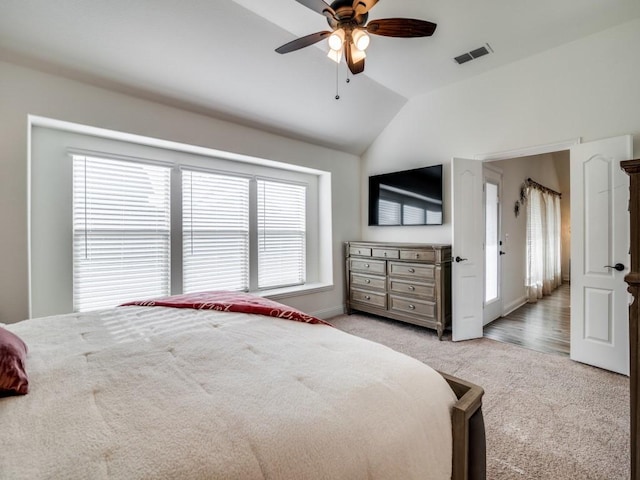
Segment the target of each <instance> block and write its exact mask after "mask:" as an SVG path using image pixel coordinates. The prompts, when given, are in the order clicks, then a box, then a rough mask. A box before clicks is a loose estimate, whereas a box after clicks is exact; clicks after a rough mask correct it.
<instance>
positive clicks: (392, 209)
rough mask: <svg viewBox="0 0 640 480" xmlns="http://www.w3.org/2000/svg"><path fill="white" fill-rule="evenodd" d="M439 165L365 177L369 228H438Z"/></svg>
mask: <svg viewBox="0 0 640 480" xmlns="http://www.w3.org/2000/svg"><path fill="white" fill-rule="evenodd" d="M442 212H443V210H442V165H432V166H429V167H423V168H416V169H414V170H405V171H402V172H393V173H385V174H383V175H374V176H371V177H369V225H442V217H443V215H442Z"/></svg>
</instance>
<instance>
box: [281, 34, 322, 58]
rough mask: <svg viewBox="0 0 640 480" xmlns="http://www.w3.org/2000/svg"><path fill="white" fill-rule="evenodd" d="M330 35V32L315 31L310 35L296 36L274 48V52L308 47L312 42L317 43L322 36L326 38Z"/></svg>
mask: <svg viewBox="0 0 640 480" xmlns="http://www.w3.org/2000/svg"><path fill="white" fill-rule="evenodd" d="M329 35H331V32H328V31H324V32H316V33H312V34H311V35H306V36H304V37H300V38H296V39H295V40H292V41H291V42H289V43H285V44H284V45H282V46H281V47H278V48H276V52H278V53H289V52H294V51H296V50H300V49H301V48H304V47H308V46H309V45H313V44H314V43H318V42H319V41H320V40H322V39H323V38H327V37H328V36H329Z"/></svg>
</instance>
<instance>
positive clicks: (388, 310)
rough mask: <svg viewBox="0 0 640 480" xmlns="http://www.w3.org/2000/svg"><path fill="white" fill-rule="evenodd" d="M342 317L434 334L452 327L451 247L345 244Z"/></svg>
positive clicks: (434, 245) (414, 244)
mask: <svg viewBox="0 0 640 480" xmlns="http://www.w3.org/2000/svg"><path fill="white" fill-rule="evenodd" d="M345 257H346V258H345V260H346V262H345V264H346V299H347V313H348V314H351V313H352V311H353V310H359V311H362V312H368V313H373V314H375V315H380V316H383V317H388V318H393V319H394V320H401V321H403V322H408V323H413V324H416V325H420V326H423V327H428V328H433V329H435V330H436V331H437V332H438V338H439V339H440V340H442V333H443V332H444V330H445V328H447V327H448V326H449V325H450V324H451V246H450V245H439V244H416V243H378V242H345Z"/></svg>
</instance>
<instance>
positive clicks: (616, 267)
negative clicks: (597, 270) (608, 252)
mask: <svg viewBox="0 0 640 480" xmlns="http://www.w3.org/2000/svg"><path fill="white" fill-rule="evenodd" d="M604 268H613V269H614V270H617V271H619V272H622V271H623V270H624V269H625V266H624V265H623V264H622V263H616V264H615V265H613V266H612V265H605V266H604Z"/></svg>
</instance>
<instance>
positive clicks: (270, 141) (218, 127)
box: [0, 62, 360, 323]
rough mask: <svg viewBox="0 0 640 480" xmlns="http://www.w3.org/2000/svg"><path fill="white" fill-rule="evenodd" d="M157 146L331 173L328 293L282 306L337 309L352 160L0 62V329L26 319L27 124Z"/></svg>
mask: <svg viewBox="0 0 640 480" xmlns="http://www.w3.org/2000/svg"><path fill="white" fill-rule="evenodd" d="M29 114H32V115H38V116H43V117H48V118H54V119H58V120H65V121H69V122H75V123H79V124H84V125H90V126H94V127H101V128H107V129H111V130H117V131H122V132H128V133H134V134H139V135H145V136H149V137H156V138H162V139H166V140H172V141H176V142H181V143H187V144H191V145H197V146H203V147H209V148H214V149H218V150H224V151H229V152H234V153H240V154H244V155H250V156H255V157H261V158H267V159H272V160H277V161H281V162H286V163H291V164H297V165H303V166H307V167H311V168H317V169H320V170H325V171H329V172H331V173H332V190H333V247H334V252H333V254H334V262H333V270H334V271H333V276H334V284H335V288H334V289H333V290H331V291H327V292H321V293H315V294H311V295H305V296H299V297H291V298H287V299H286V300H281V301H282V302H283V303H287V304H290V305H292V306H294V307H297V308H300V309H302V310H305V311H307V312H309V313H316V314H323V315H324V314H326V313H327V312H328V313H332V312H334V311H337V310H339V309H341V308H342V305H343V265H342V261H343V260H342V259H343V255H342V244H341V242H342V241H346V240H353V239H357V238H358V236H359V235H358V232H359V226H358V224H357V221H354V219H357V218H358V215H359V209H358V208H359V192H358V191H357V189H354V188H353V183H354V180H355V179H357V178H358V176H359V174H360V165H359V163H360V162H359V158H358V157H357V156H354V155H349V154H345V153H342V152H338V151H334V150H330V149H327V148H323V147H318V146H315V145H310V144H307V143H303V142H299V141H295V140H290V139H287V138H284V137H280V136H277V135H272V134H269V133H265V132H262V131H259V130H255V129H251V128H246V127H242V126H239V125H236V124H232V123H229V122H224V121H220V120H217V119H213V118H210V117H206V116H203V115H199V114H194V113H191V112H187V111H184V110H179V109H176V108H173V107H168V106H165V105H161V104H158V103H153V102H149V101H145V100H141V99H137V98H134V97H130V96H126V95H122V94H119V93H114V92H110V91H108V90H104V89H100V88H96V87H93V86H90V85H86V84H83V83H79V82H75V81H71V80H68V79H66V78H63V77H58V76H54V75H50V74H44V73H41V72H38V71H35V70H31V69H27V68H23V67H21V66H17V65H14V64H10V63H5V62H0V125H1V128H0V225H2V226H1V227H0V252H1V254H2V258H1V259H0V265H2V267H1V269H0V322H4V323H11V322H16V321H19V320H22V319H24V318H27V315H28V265H27V262H28V260H27V155H28V145H29V141H28V138H27V132H28V126H27V116H28V115H29Z"/></svg>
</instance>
